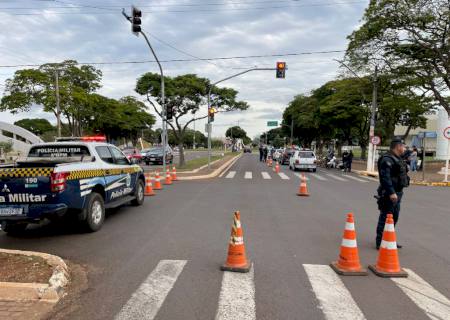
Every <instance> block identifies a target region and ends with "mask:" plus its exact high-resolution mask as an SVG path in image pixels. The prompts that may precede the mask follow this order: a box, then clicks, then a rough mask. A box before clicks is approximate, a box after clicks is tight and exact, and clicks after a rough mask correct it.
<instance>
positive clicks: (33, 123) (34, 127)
mask: <svg viewBox="0 0 450 320" xmlns="http://www.w3.org/2000/svg"><path fill="white" fill-rule="evenodd" d="M14 124H15V125H16V126H19V127H22V128H24V129H26V130H28V131H30V132H32V133H34V134H35V135H37V136H41V135H43V134H44V133H46V132H50V131H54V130H55V127H54V126H52V124H51V123H50V122H49V121H48V120H47V119H22V120H19V121H16V122H14Z"/></svg>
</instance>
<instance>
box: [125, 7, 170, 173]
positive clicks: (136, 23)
mask: <svg viewBox="0 0 450 320" xmlns="http://www.w3.org/2000/svg"><path fill="white" fill-rule="evenodd" d="M132 11H133V17H129V16H128V15H127V14H126V13H125V9H122V15H123V16H124V17H125V18H126V19H127V20H128V21H129V22H131V24H132V31H133V33H135V34H136V35H139V34H141V35H142V36H143V37H144V39H145V41H146V42H147V45H148V47H149V49H150V52H151V53H152V55H153V57H154V58H155V60H156V63H157V64H158V67H159V72H160V75H161V119H162V131H163V132H162V134H161V142H162V145H163V172H166V149H167V148H166V145H167V119H166V105H165V99H166V96H165V85H164V72H163V69H162V66H161V63H160V62H159V59H158V57H157V56H156V53H155V51H154V50H153V47H152V45H151V44H150V41H149V40H148V38H147V35H146V34H145V33H144V31H142V30H141V28H140V24H141V20H140V17H141V16H142V13H141V11H140V10H138V9H136V8H135V7H133V8H132Z"/></svg>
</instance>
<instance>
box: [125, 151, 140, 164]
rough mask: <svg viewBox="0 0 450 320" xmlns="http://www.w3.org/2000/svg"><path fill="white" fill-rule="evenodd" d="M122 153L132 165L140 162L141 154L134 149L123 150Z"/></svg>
mask: <svg viewBox="0 0 450 320" xmlns="http://www.w3.org/2000/svg"><path fill="white" fill-rule="evenodd" d="M122 152H123V153H124V155H126V156H127V159H128V160H130V161H131V162H133V163H141V161H142V154H141V152H140V151H139V150H138V149H136V148H126V149H123V150H122Z"/></svg>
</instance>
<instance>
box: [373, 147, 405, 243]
mask: <svg viewBox="0 0 450 320" xmlns="http://www.w3.org/2000/svg"><path fill="white" fill-rule="evenodd" d="M404 153H405V145H404V143H403V142H402V140H401V139H397V138H395V139H393V140H392V141H391V145H390V148H389V151H388V152H387V153H385V154H384V155H383V156H381V157H380V159H379V160H378V174H379V178H380V186H379V187H378V190H377V192H378V196H376V198H377V199H378V201H377V203H378V209H379V210H380V216H379V218H378V225H377V231H376V233H377V236H376V247H377V250H378V249H379V248H380V244H381V239H382V236H383V230H384V223H385V222H386V216H387V214H388V213H392V215H393V216H394V225H395V224H397V221H398V218H399V214H400V203H401V201H402V197H403V189H404V188H406V187H408V186H409V177H408V167H407V165H406V163H405V161H404V160H403V159H402V156H403V154H404ZM397 247H398V248H401V247H402V246H401V245H399V244H397Z"/></svg>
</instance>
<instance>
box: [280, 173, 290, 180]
mask: <svg viewBox="0 0 450 320" xmlns="http://www.w3.org/2000/svg"><path fill="white" fill-rule="evenodd" d="M278 175H279V176H280V178H281V179H283V180H289V179H290V178H289V177H288V176H287V175H286V174H285V173H284V172H280V173H279V174H278Z"/></svg>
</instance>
